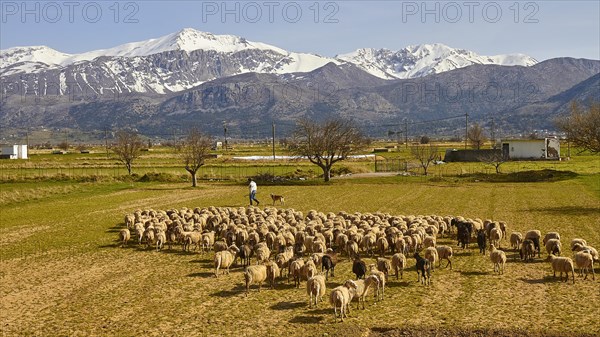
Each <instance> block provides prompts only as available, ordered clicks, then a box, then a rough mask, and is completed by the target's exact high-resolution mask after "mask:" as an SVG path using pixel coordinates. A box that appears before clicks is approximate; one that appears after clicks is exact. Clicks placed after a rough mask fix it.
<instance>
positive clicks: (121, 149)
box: [112, 130, 144, 175]
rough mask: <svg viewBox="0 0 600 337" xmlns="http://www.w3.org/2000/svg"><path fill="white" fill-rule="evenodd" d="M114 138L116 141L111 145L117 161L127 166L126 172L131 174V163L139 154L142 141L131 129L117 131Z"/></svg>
mask: <svg viewBox="0 0 600 337" xmlns="http://www.w3.org/2000/svg"><path fill="white" fill-rule="evenodd" d="M116 140H117V142H116V143H115V144H114V145H113V146H112V150H113V152H114V153H115V154H116V155H117V157H118V158H119V161H121V162H122V163H123V164H125V167H127V173H129V175H131V165H132V164H133V161H134V160H136V159H137V158H138V157H139V156H140V155H141V151H142V148H143V146H144V143H142V139H141V138H140V136H139V135H138V133H137V132H135V131H133V130H119V131H117V134H116Z"/></svg>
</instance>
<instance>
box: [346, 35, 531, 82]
mask: <svg viewBox="0 0 600 337" xmlns="http://www.w3.org/2000/svg"><path fill="white" fill-rule="evenodd" d="M336 58H337V59H339V60H343V61H346V62H352V63H354V64H356V65H357V66H359V67H360V68H362V69H363V70H365V71H368V72H370V73H371V74H373V75H375V76H378V77H381V78H385V79H395V78H413V77H421V76H426V75H429V74H437V73H441V72H444V71H449V70H453V69H457V68H463V67H466V66H470V65H473V64H498V65H507V66H514V65H520V66H532V65H534V64H536V63H537V61H536V60H535V59H533V58H531V57H529V56H527V55H523V54H509V55H496V56H480V55H477V54H476V53H474V52H472V51H469V50H465V49H455V48H452V47H448V46H446V45H444V44H441V43H433V44H420V45H411V46H407V47H406V48H403V49H400V50H398V51H391V50H389V49H378V50H377V49H358V50H356V51H354V52H351V53H347V54H342V55H338V56H336Z"/></svg>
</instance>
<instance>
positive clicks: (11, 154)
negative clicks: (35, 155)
mask: <svg viewBox="0 0 600 337" xmlns="http://www.w3.org/2000/svg"><path fill="white" fill-rule="evenodd" d="M0 158H1V159H27V145H3V146H2V153H0Z"/></svg>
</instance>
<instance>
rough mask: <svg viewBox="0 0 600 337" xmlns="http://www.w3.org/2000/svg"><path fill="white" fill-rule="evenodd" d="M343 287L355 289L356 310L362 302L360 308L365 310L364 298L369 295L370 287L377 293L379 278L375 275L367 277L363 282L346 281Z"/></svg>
mask: <svg viewBox="0 0 600 337" xmlns="http://www.w3.org/2000/svg"><path fill="white" fill-rule="evenodd" d="M344 286H346V287H347V288H351V287H353V288H355V289H356V297H357V300H358V301H357V303H356V309H360V303H361V302H362V308H363V309H365V297H366V296H367V294H368V293H369V289H371V287H375V289H376V290H375V291H376V292H377V288H379V278H377V276H375V275H369V276H368V277H366V278H365V279H364V280H356V281H354V280H347V281H346V282H345V283H344Z"/></svg>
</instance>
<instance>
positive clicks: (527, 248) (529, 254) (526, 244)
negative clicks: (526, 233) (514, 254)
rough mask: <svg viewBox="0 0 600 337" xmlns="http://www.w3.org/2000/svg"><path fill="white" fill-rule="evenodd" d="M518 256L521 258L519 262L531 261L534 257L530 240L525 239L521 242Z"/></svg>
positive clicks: (533, 249)
mask: <svg viewBox="0 0 600 337" xmlns="http://www.w3.org/2000/svg"><path fill="white" fill-rule="evenodd" d="M519 255H520V256H521V260H525V261H531V260H533V258H534V257H535V246H534V244H533V241H532V240H530V239H525V240H523V242H521V250H520V251H519Z"/></svg>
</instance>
